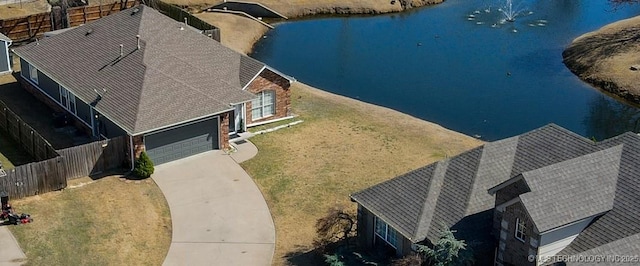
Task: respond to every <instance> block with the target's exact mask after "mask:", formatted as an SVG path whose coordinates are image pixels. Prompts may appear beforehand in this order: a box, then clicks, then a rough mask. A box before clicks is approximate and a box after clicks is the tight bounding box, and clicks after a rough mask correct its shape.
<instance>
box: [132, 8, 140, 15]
mask: <svg viewBox="0 0 640 266" xmlns="http://www.w3.org/2000/svg"><path fill="white" fill-rule="evenodd" d="M138 12H140V8H137V7H136V8H134V9H133V11H131V15H132V16H133V15H135V14H138Z"/></svg>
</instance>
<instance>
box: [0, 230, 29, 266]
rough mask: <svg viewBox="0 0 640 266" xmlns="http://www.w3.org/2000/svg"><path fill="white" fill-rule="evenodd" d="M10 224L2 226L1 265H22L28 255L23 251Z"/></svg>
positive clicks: (0, 240)
mask: <svg viewBox="0 0 640 266" xmlns="http://www.w3.org/2000/svg"><path fill="white" fill-rule="evenodd" d="M8 226H11V225H8ZM8 226H0V266H17V265H22V262H24V261H26V259H27V256H26V255H25V254H24V252H22V249H21V248H20V245H18V241H16V239H15V238H14V237H13V235H12V234H11V232H10V231H9V228H8Z"/></svg>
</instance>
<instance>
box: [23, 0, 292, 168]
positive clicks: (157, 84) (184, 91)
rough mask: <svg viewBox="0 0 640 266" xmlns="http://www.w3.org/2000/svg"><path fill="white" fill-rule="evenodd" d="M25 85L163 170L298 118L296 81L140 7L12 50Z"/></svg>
mask: <svg viewBox="0 0 640 266" xmlns="http://www.w3.org/2000/svg"><path fill="white" fill-rule="evenodd" d="M14 52H15V54H16V55H17V56H19V57H20V63H21V70H22V71H21V76H22V80H21V81H22V84H23V85H24V87H25V89H27V90H28V91H30V92H31V93H33V94H34V95H36V96H37V97H39V98H40V99H41V100H43V101H45V102H46V103H48V104H49V105H50V106H52V107H54V108H56V109H57V110H59V111H65V112H68V113H71V114H72V117H73V120H74V123H75V124H76V125H77V126H78V127H80V128H81V129H84V130H85V131H86V132H87V133H88V134H91V135H93V136H94V137H96V138H112V137H115V136H120V135H128V136H130V142H131V143H132V145H131V146H132V149H135V152H131V153H132V154H135V155H136V156H137V155H138V154H139V153H140V152H141V150H143V149H146V151H147V153H148V154H149V156H150V157H151V159H152V160H153V161H154V163H155V164H161V163H165V162H169V161H173V160H176V159H180V158H184V157H187V156H190V155H193V154H197V153H201V152H204V151H209V150H212V149H222V148H228V147H229V136H230V134H233V133H236V132H241V131H244V130H246V128H247V127H249V126H252V125H257V124H261V123H265V122H268V121H274V120H278V119H284V118H286V117H288V116H289V115H290V110H289V108H290V90H289V86H290V83H291V80H290V79H289V78H288V77H287V76H285V75H283V74H281V73H279V72H278V71H276V70H274V69H272V68H270V67H268V66H266V65H264V64H263V63H261V62H258V61H256V60H254V59H252V58H250V57H248V56H245V55H242V54H239V53H237V52H235V51H233V50H231V49H229V48H227V47H224V46H223V45H221V44H220V43H219V42H217V41H214V40H213V39H210V38H208V37H207V36H205V35H203V34H200V33H198V32H197V31H196V30H194V29H193V28H191V27H189V26H187V25H186V24H184V23H181V22H176V21H174V20H173V19H171V18H169V17H167V16H164V15H162V14H161V13H159V12H158V11H156V10H154V9H152V8H150V7H147V6H144V5H141V6H138V7H134V8H131V9H128V10H123V11H121V12H118V13H116V14H113V15H110V16H107V17H104V18H101V19H99V20H96V21H93V22H90V23H87V24H86V25H83V26H79V27H77V28H74V29H71V30H68V31H64V32H61V33H58V34H56V35H55V36H52V37H48V38H44V39H42V40H39V41H36V42H33V43H30V44H28V45H24V46H21V47H19V48H16V49H15V50H14Z"/></svg>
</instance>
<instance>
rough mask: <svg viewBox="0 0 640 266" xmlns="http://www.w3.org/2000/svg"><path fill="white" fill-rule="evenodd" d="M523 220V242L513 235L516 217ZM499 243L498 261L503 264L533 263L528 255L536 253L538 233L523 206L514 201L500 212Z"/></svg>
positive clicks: (538, 239)
mask: <svg viewBox="0 0 640 266" xmlns="http://www.w3.org/2000/svg"><path fill="white" fill-rule="evenodd" d="M517 218H519V219H520V220H523V221H525V235H526V236H525V238H524V242H523V241H521V240H520V239H517V238H516V237H515V230H516V219H517ZM500 234H501V235H500V243H499V245H498V262H502V263H503V264H505V265H511V264H512V265H535V261H534V262H530V261H529V260H528V258H529V255H536V254H537V253H538V243H540V242H539V241H540V235H539V234H538V233H537V232H536V230H535V228H534V225H533V221H531V218H529V216H528V215H527V212H526V210H525V209H524V206H523V205H522V203H520V202H516V203H514V204H512V205H510V206H508V207H507V208H506V209H505V211H504V213H503V214H502V221H501V232H500Z"/></svg>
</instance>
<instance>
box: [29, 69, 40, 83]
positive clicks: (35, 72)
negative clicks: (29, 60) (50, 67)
mask: <svg viewBox="0 0 640 266" xmlns="http://www.w3.org/2000/svg"><path fill="white" fill-rule="evenodd" d="M29 79H31V81H33V83H35V84H38V69H37V68H36V67H34V66H32V65H29Z"/></svg>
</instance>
